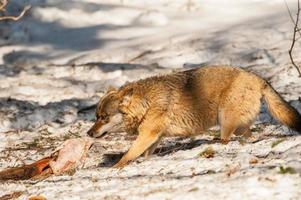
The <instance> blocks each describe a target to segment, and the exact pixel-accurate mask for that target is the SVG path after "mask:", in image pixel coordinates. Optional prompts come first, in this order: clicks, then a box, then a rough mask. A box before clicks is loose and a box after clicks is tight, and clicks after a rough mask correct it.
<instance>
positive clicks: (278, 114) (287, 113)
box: [263, 84, 301, 133]
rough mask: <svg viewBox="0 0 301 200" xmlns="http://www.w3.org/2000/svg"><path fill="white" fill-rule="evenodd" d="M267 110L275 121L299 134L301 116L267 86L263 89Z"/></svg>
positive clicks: (300, 130)
mask: <svg viewBox="0 0 301 200" xmlns="http://www.w3.org/2000/svg"><path fill="white" fill-rule="evenodd" d="M263 96H264V99H265V101H266V103H267V105H268V110H269V111H270V113H271V114H272V116H273V117H274V118H276V120H278V121H279V122H280V123H282V124H285V125H286V126H288V127H289V128H291V129H293V130H295V131H298V132H299V133H301V115H300V114H299V113H298V111H297V110H296V109H295V108H293V107H292V106H290V105H289V104H288V103H287V102H286V101H285V100H284V99H283V98H282V97H281V96H280V95H279V94H278V93H277V92H276V91H275V90H274V89H273V88H272V87H271V86H270V85H269V84H266V87H265V88H264V89H263Z"/></svg>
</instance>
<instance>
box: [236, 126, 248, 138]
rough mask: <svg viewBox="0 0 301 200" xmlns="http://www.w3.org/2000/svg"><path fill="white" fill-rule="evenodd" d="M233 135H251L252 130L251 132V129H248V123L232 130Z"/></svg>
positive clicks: (245, 136) (246, 136)
mask: <svg viewBox="0 0 301 200" xmlns="http://www.w3.org/2000/svg"><path fill="white" fill-rule="evenodd" d="M234 135H236V136H243V137H244V138H249V137H251V135H252V132H251V129H250V125H246V126H241V127H238V128H237V129H236V130H235V131H234Z"/></svg>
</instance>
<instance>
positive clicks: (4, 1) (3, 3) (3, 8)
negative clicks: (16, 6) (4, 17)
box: [0, 0, 8, 11]
mask: <svg viewBox="0 0 301 200" xmlns="http://www.w3.org/2000/svg"><path fill="white" fill-rule="evenodd" d="M7 3H8V0H3V1H1V6H0V11H5V7H6V5H7Z"/></svg>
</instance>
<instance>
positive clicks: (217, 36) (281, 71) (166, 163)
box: [0, 0, 301, 200]
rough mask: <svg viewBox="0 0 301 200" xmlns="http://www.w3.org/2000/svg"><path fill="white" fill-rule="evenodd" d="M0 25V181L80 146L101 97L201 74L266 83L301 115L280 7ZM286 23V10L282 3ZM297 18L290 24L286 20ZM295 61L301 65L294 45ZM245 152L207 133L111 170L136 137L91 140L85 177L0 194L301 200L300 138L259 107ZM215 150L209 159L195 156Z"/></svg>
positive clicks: (115, 6)
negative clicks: (226, 71) (213, 68)
mask: <svg viewBox="0 0 301 200" xmlns="http://www.w3.org/2000/svg"><path fill="white" fill-rule="evenodd" d="M10 2H11V6H10V7H9V8H8V10H7V12H8V13H17V12H18V10H20V9H21V8H22V7H23V6H24V5H27V4H31V5H32V6H33V8H32V9H31V11H30V12H29V13H28V15H27V16H25V17H24V18H23V19H22V20H20V21H18V22H9V23H6V22H0V131H1V132H0V169H4V168H6V167H12V166H19V165H22V164H24V163H31V162H33V161H34V160H37V159H39V158H42V157H44V156H46V155H48V154H49V153H50V152H51V151H52V150H54V149H55V148H56V147H57V146H58V145H60V144H61V143H62V142H63V141H65V140H66V139H69V138H76V137H80V136H86V131H87V130H88V129H89V127H90V126H91V125H92V124H93V120H94V109H95V103H96V102H97V100H98V99H99V97H100V96H101V95H102V94H103V92H104V91H105V90H106V88H107V87H108V86H117V87H118V86H121V85H122V84H124V83H125V82H126V81H132V80H137V79H140V78H144V77H148V76H151V75H155V74H162V73H169V72H172V71H175V70H183V69H185V68H187V69H188V68H191V67H196V66H203V65H207V64H229V65H235V66H240V67H243V68H245V69H247V70H249V71H252V72H255V73H257V74H259V75H261V76H262V77H264V78H265V79H267V80H268V81H269V82H270V83H271V84H272V85H273V86H274V88H275V89H276V90H277V91H279V92H280V94H281V95H282V96H283V97H284V98H285V99H286V100H288V101H290V102H291V104H292V105H294V106H295V107H297V108H298V109H299V111H300V112H301V102H300V101H299V100H298V98H300V97H301V78H299V77H298V74H297V71H296V69H295V68H293V67H292V65H291V64H290V60H289V56H288V53H287V52H288V49H289V47H290V41H291V37H292V28H293V26H292V23H291V21H290V19H289V15H288V13H287V10H286V6H285V4H284V1H283V0H273V1H264V0H248V1H247V0H246V1H243V0H203V1H200V0H199V1H197V0H177V1H172V0H148V1H141V0H103V1H97V0H81V1H79V0H66V1H59V0H29V1H20V0H11V1H10ZM287 2H288V5H289V6H290V7H291V8H292V10H293V11H295V10H296V9H295V8H296V1H295V0H287ZM294 16H295V15H294ZM295 48H296V49H295V59H296V61H297V62H301V55H300V52H301V51H300V50H301V46H300V44H299V43H297V44H296V47H295ZM253 134H254V136H255V139H254V141H253V142H249V143H245V144H243V143H241V142H240V141H238V140H237V139H233V141H231V142H230V143H229V144H228V145H222V144H220V143H219V142H218V140H216V139H214V138H215V137H216V133H215V131H212V132H208V134H207V135H203V136H198V137H195V138H166V139H164V141H163V142H162V144H161V145H160V147H159V148H158V149H157V153H156V154H155V155H154V156H152V157H150V158H149V159H147V160H144V158H140V159H138V161H136V162H133V163H131V164H130V165H128V166H126V167H125V168H124V169H122V170H116V169H111V168H110V166H111V165H112V164H113V163H114V162H116V161H117V160H118V159H119V158H120V157H121V154H122V153H123V152H125V151H126V150H127V149H128V148H129V146H130V145H131V143H132V141H133V140H134V138H135V137H133V136H129V135H126V134H125V133H120V134H116V135H108V136H106V137H105V138H104V139H98V140H96V144H95V145H94V146H93V147H92V149H91V151H90V152H89V157H88V160H87V162H86V165H85V166H84V169H80V170H78V171H76V173H75V174H74V175H72V176H69V175H63V176H56V177H50V178H48V179H46V180H44V181H40V182H37V181H31V180H30V181H7V182H1V183H0V197H1V196H2V195H5V194H11V193H13V192H16V191H21V192H23V194H22V195H21V196H20V197H19V199H27V198H28V197H29V196H32V195H43V196H44V197H46V198H47V199H231V200H233V199H300V196H301V190H300V188H301V175H300V174H301V136H298V134H296V133H294V132H291V131H289V130H288V129H287V128H285V127H283V126H279V125H278V124H277V123H275V122H274V121H273V120H272V119H271V118H270V117H269V115H268V114H267V112H266V109H265V107H264V106H263V108H262V112H261V114H260V115H259V117H258V120H257V122H256V125H254V126H253ZM208 147H211V148H213V149H214V151H215V154H214V156H213V157H212V158H204V157H202V156H201V155H200V154H201V152H203V151H204V150H205V149H206V148H208Z"/></svg>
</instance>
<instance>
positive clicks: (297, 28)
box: [285, 0, 301, 77]
mask: <svg viewBox="0 0 301 200" xmlns="http://www.w3.org/2000/svg"><path fill="white" fill-rule="evenodd" d="M285 4H286V7H287V10H288V13H289V15H290V18H291V21H292V22H293V24H294V33H293V39H292V44H291V47H290V50H289V51H288V53H289V56H290V59H291V63H292V64H293V66H294V67H295V68H296V69H297V71H298V73H299V77H301V69H300V67H299V66H298V65H297V64H296V63H295V61H294V58H293V50H294V47H295V43H296V41H297V40H298V38H297V39H296V34H297V33H299V34H300V36H301V32H300V28H299V27H298V23H299V17H300V10H301V8H300V0H298V11H297V17H296V20H294V18H293V16H292V13H291V10H290V9H289V7H288V5H287V3H286V1H285Z"/></svg>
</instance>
